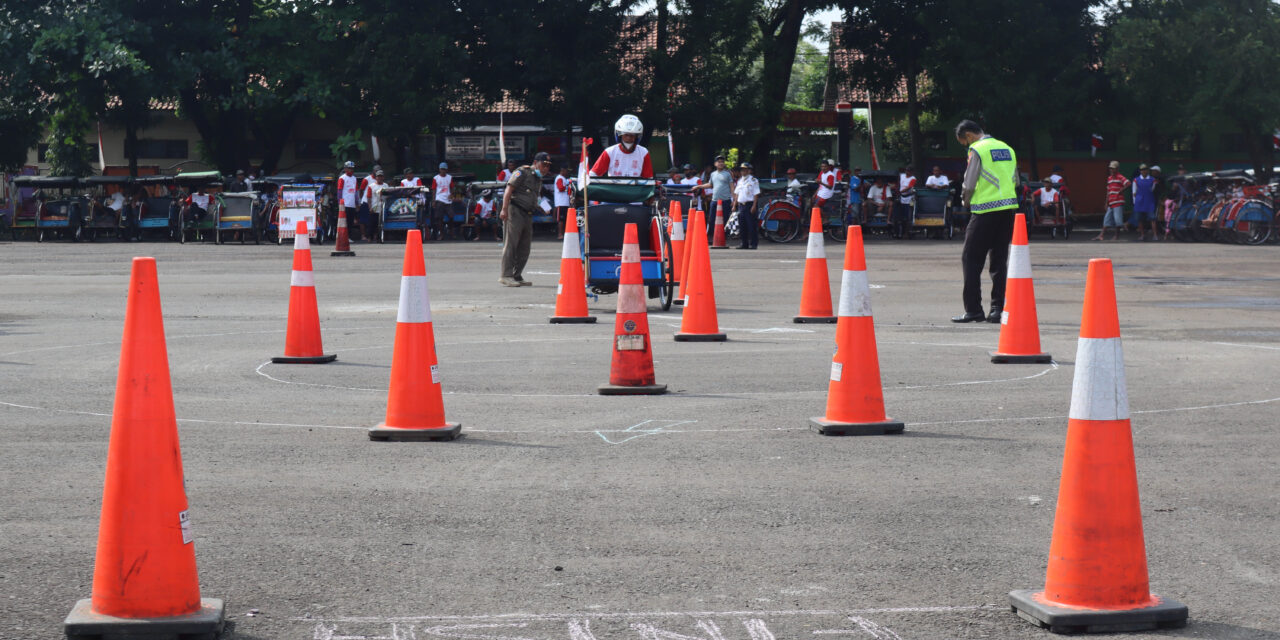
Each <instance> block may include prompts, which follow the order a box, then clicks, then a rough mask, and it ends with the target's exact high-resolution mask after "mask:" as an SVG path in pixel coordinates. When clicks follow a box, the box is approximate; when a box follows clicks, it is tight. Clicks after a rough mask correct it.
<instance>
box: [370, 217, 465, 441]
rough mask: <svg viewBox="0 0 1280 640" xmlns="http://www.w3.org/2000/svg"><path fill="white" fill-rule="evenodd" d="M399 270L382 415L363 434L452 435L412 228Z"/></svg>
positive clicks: (455, 427)
mask: <svg viewBox="0 0 1280 640" xmlns="http://www.w3.org/2000/svg"><path fill="white" fill-rule="evenodd" d="M401 273H402V274H403V275H401V276H400V310H399V311H398V312H397V313H396V341H395V347H394V352H393V355H392V356H391V387H390V389H389V390H388V391H387V419H386V422H383V423H381V424H379V425H378V426H376V427H374V428H372V429H370V430H369V439H370V440H453V439H454V438H457V437H458V434H459V433H460V432H461V431H462V426H461V425H459V424H458V423H456V422H445V419H444V394H443V393H442V392H441V390H440V370H439V369H438V368H437V367H438V365H437V362H436V334H435V330H434V329H433V328H432V327H431V298H430V296H429V295H427V265H426V261H425V260H423V258H422V232H421V231H419V230H417V229H411V230H409V232H408V233H406V234H405V239H404V269H403V271H402V272H401Z"/></svg>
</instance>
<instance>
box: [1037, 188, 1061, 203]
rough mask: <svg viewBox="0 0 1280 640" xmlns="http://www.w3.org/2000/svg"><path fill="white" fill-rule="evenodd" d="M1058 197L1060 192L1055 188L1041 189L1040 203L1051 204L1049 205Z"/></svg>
mask: <svg viewBox="0 0 1280 640" xmlns="http://www.w3.org/2000/svg"><path fill="white" fill-rule="evenodd" d="M1057 197H1058V192H1057V191H1055V190H1053V189H1041V190H1040V204H1041V206H1046V207H1047V206H1049V205H1051V204H1053V201H1054V199H1056V198H1057Z"/></svg>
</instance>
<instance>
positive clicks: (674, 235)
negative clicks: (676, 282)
mask: <svg viewBox="0 0 1280 640" xmlns="http://www.w3.org/2000/svg"><path fill="white" fill-rule="evenodd" d="M689 213H690V214H693V211H692V210H690V211H689ZM668 235H670V236H671V272H672V273H674V274H676V277H677V278H681V280H680V282H683V281H684V280H683V271H682V270H683V269H684V245H685V241H684V221H683V220H682V218H681V216H680V203H679V202H678V201H676V200H672V201H671V229H670V231H669V234H668Z"/></svg>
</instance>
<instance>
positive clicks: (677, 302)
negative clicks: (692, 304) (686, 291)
mask: <svg viewBox="0 0 1280 640" xmlns="http://www.w3.org/2000/svg"><path fill="white" fill-rule="evenodd" d="M671 304H674V305H676V306H677V307H683V306H684V298H676V299H675V300H672V301H671Z"/></svg>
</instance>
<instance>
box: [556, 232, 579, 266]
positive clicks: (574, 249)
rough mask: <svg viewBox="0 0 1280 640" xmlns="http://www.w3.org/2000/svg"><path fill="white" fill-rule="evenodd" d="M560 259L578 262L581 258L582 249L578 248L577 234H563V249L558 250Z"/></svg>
mask: <svg viewBox="0 0 1280 640" xmlns="http://www.w3.org/2000/svg"><path fill="white" fill-rule="evenodd" d="M560 257H561V258H570V259H572V260H578V259H581V258H582V249H581V248H580V247H579V246H578V234H577V233H574V232H572V231H571V232H569V233H566V234H564V247H563V248H562V249H560Z"/></svg>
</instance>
